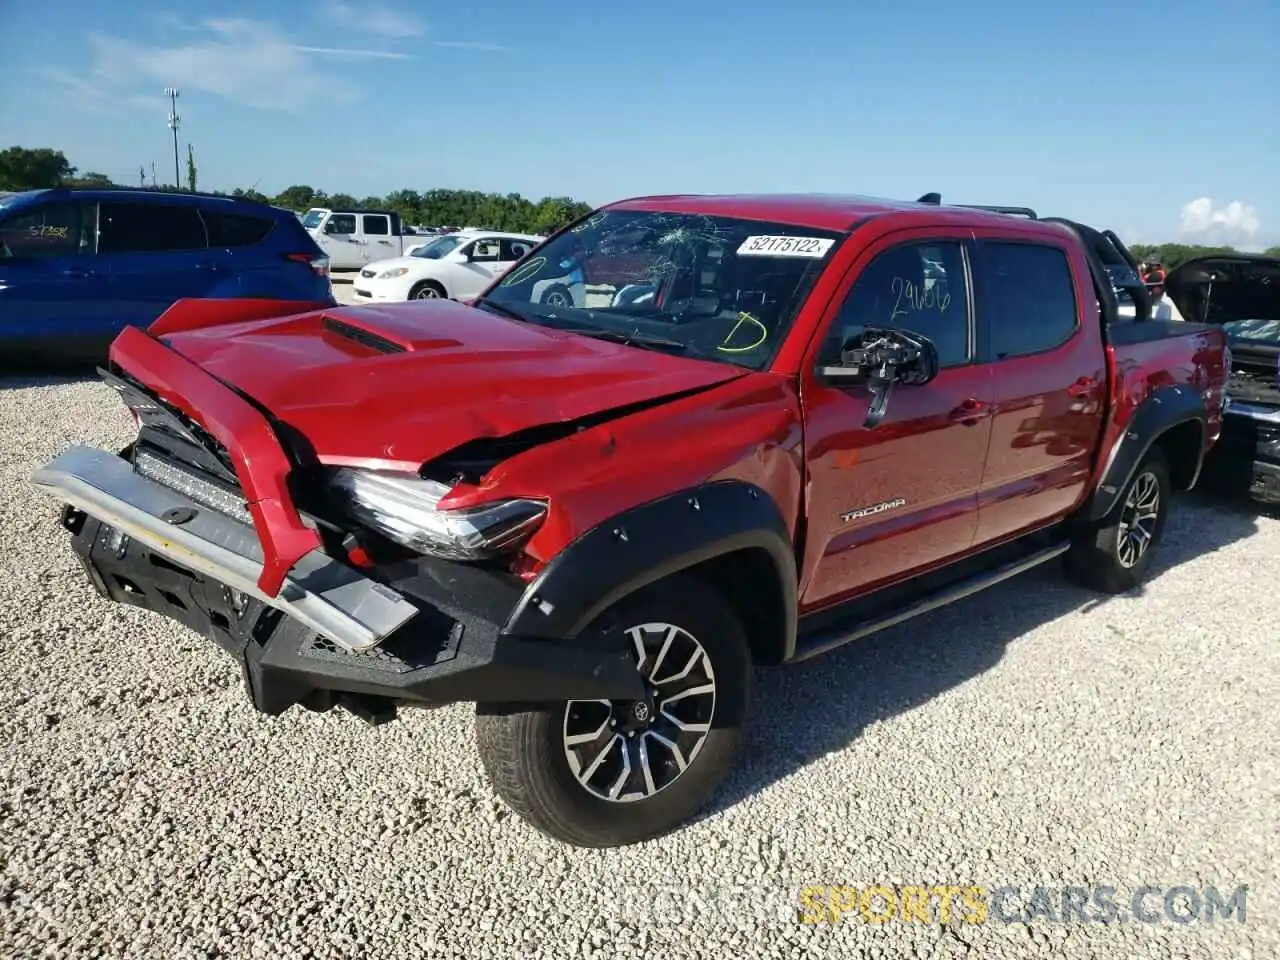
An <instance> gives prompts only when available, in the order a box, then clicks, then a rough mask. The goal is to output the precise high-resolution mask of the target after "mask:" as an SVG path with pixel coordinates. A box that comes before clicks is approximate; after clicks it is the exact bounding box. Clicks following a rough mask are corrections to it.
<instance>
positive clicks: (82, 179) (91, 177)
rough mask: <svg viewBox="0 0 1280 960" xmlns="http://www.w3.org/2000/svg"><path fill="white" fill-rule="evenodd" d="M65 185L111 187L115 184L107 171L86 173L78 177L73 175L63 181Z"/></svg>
mask: <svg viewBox="0 0 1280 960" xmlns="http://www.w3.org/2000/svg"><path fill="white" fill-rule="evenodd" d="M63 185H64V186H68V187H111V186H115V184H114V183H113V182H112V180H111V178H110V177H108V176H107V175H106V174H105V173H84V174H81V175H80V176H78V177H72V178H71V179H70V180H64V181H63Z"/></svg>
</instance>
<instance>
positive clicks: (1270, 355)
mask: <svg viewBox="0 0 1280 960" xmlns="http://www.w3.org/2000/svg"><path fill="white" fill-rule="evenodd" d="M1165 287H1166V290H1167V292H1168V295H1169V298H1170V299H1171V300H1172V301H1173V302H1174V304H1175V305H1176V306H1177V308H1178V310H1179V312H1180V313H1181V314H1182V316H1183V319H1185V320H1188V321H1191V322H1193V323H1213V324H1221V326H1222V327H1223V329H1224V330H1225V331H1226V333H1227V337H1228V346H1229V349H1230V356H1229V361H1228V362H1229V363H1230V366H1231V376H1230V379H1229V380H1228V383H1227V403H1226V407H1225V410H1224V413H1223V426H1222V438H1221V440H1220V441H1219V442H1218V444H1217V446H1216V447H1215V449H1214V451H1213V452H1212V453H1211V454H1210V456H1209V458H1208V460H1207V461H1206V463H1205V479H1206V480H1207V481H1212V482H1213V483H1214V484H1215V485H1216V486H1218V487H1219V488H1221V489H1224V490H1227V491H1233V492H1240V493H1247V494H1248V495H1249V496H1250V497H1252V498H1254V499H1255V500H1258V501H1261V502H1264V503H1271V504H1280V259H1277V258H1275V257H1264V256H1258V255H1251V254H1230V255H1221V254H1215V255H1213V256H1208V257H1200V258H1198V259H1195V260H1188V261H1187V262H1186V263H1184V264H1181V265H1180V266H1178V267H1177V268H1176V269H1174V270H1173V271H1171V272H1170V273H1169V276H1168V277H1167V278H1166V280H1165Z"/></svg>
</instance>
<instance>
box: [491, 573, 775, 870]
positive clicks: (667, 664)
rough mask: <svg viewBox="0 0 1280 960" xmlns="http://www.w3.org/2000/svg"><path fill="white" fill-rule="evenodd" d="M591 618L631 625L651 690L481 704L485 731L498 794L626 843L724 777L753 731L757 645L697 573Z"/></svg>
mask: <svg viewBox="0 0 1280 960" xmlns="http://www.w3.org/2000/svg"><path fill="white" fill-rule="evenodd" d="M589 629H591V630H599V631H602V632H605V631H607V632H614V631H616V632H619V633H622V634H624V635H625V636H626V639H627V642H628V643H629V644H631V645H633V647H634V648H635V650H636V654H637V669H639V670H640V672H641V673H642V674H644V675H645V677H646V678H647V680H648V684H647V685H648V687H649V690H650V696H649V698H648V699H647V700H644V701H634V702H626V703H612V702H610V701H600V700H588V701H583V700H575V701H569V702H568V703H560V704H556V705H555V706H552V707H547V708H543V709H534V710H526V711H521V712H515V713H501V712H493V711H486V709H485V708H484V706H482V705H481V706H477V709H476V742H477V747H478V749H479V753H480V760H481V763H482V765H483V766H484V770H485V773H486V775H487V776H488V778H489V780H490V782H491V783H492V785H493V787H494V790H495V791H496V792H497V794H498V796H499V797H500V798H501V799H502V800H503V801H504V802H505V803H506V804H507V806H509V807H510V808H511V809H512V810H513V811H515V812H516V813H517V814H518V815H519V816H520V817H521V818H523V819H524V820H525V821H526V822H528V823H529V824H531V825H532V826H533V827H534V828H536V829H537V830H539V831H541V832H542V833H544V834H546V835H548V836H550V837H552V838H554V839H556V840H560V841H563V842H565V843H569V844H573V845H574V846H578V847H593V848H600V847H617V846H624V845H626V844H631V843H638V842H640V841H643V840H648V839H651V838H653V837H656V836H659V835H661V834H664V833H667V832H668V831H670V830H672V829H674V828H675V827H677V826H679V825H680V824H682V823H684V822H685V821H687V820H688V819H689V818H690V817H691V816H693V815H694V814H695V813H696V812H697V811H698V810H699V808H701V807H702V805H703V804H704V803H705V802H706V801H707V800H708V799H709V798H710V797H711V795H712V794H713V793H714V792H715V790H716V789H717V788H718V787H719V785H720V783H721V781H722V780H723V779H724V777H725V775H726V774H727V773H728V771H729V769H730V768H731V766H732V765H733V762H734V760H735V759H736V757H737V754H738V750H739V749H740V747H741V743H742V738H743V728H744V724H745V721H746V717H747V714H748V711H749V708H750V696H751V655H750V651H749V649H748V646H747V640H746V636H745V634H744V632H743V629H742V624H741V623H740V621H739V619H738V617H737V615H736V614H735V613H734V611H733V609H732V608H731V607H730V605H729V603H728V601H726V600H725V598H724V596H723V595H722V594H721V593H720V592H719V591H718V590H717V589H716V588H715V587H713V586H712V585H711V584H709V583H707V582H706V581H704V580H703V579H702V578H701V577H698V576H695V575H693V574H687V573H686V574H677V575H675V576H673V577H671V578H668V579H667V580H664V581H659V582H658V583H655V584H652V585H650V586H648V587H645V588H643V589H641V590H639V591H637V592H636V593H634V594H631V595H630V596H628V597H626V598H624V599H623V600H621V601H619V603H618V604H616V605H615V606H614V607H613V608H611V609H610V610H609V611H607V612H606V613H605V614H604V615H603V616H602V617H601V618H600V620H599V621H598V622H597V625H593V627H591V628H589Z"/></svg>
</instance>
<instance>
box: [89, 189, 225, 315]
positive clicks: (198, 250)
mask: <svg viewBox="0 0 1280 960" xmlns="http://www.w3.org/2000/svg"><path fill="white" fill-rule="evenodd" d="M98 259H99V262H100V263H101V264H102V265H103V266H104V267H105V268H106V270H107V280H108V283H109V284H110V288H111V297H112V302H113V307H114V312H113V316H112V324H113V326H114V327H115V331H116V332H117V333H118V332H119V331H120V330H122V329H124V327H125V326H126V325H133V326H145V325H146V324H149V323H151V322H152V321H153V320H155V319H156V317H158V316H160V314H162V313H164V311H165V310H167V309H168V308H169V307H170V306H172V304H173V303H174V301H176V300H181V299H183V298H184V297H203V296H205V295H206V294H207V292H208V291H209V289H210V288H211V287H212V285H213V284H214V283H216V282H217V277H218V271H217V270H216V269H215V268H216V264H215V262H214V260H213V259H212V257H211V252H210V250H209V247H208V239H207V235H206V233H205V227H204V221H203V220H202V219H201V218H200V213H199V211H198V209H197V208H196V207H195V206H193V205H190V204H180V203H165V202H163V201H159V200H111V201H103V202H102V203H100V204H99V205H98Z"/></svg>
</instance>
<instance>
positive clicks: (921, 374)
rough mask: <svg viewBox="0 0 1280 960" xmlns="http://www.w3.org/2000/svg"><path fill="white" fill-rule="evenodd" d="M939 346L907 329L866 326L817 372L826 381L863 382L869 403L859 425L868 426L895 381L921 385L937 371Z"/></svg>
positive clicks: (881, 410) (882, 408)
mask: <svg viewBox="0 0 1280 960" xmlns="http://www.w3.org/2000/svg"><path fill="white" fill-rule="evenodd" d="M938 367H939V362H938V348H937V347H935V346H934V345H933V341H932V340H930V339H929V338H928V337H925V336H923V335H921V334H918V333H915V332H913V331H910V330H894V329H888V328H883V327H867V328H866V329H864V330H862V331H860V332H859V333H857V334H855V335H854V336H852V337H850V338H849V339H848V340H846V341H845V342H844V344H843V346H842V347H841V349H840V361H839V362H838V363H834V364H828V365H825V366H823V367H821V368H819V370H818V376H819V377H821V378H822V379H823V380H825V381H827V382H828V383H836V384H839V383H849V384H863V385H865V386H866V388H867V389H868V390H869V391H870V392H871V404H870V406H869V407H867V416H866V419H865V420H864V421H863V423H862V425H863V426H864V427H867V428H868V429H870V428H871V427H874V426H876V424H878V423H879V422H880V421H881V420H882V419H883V418H884V414H885V411H886V410H887V409H888V406H889V393H890V391H891V390H892V389H893V385H894V384H895V383H901V384H904V385H906V386H923V385H924V384H926V383H928V382H929V381H931V380H932V379H933V378H934V377H936V376H937V375H938Z"/></svg>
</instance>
